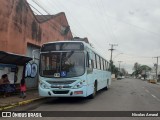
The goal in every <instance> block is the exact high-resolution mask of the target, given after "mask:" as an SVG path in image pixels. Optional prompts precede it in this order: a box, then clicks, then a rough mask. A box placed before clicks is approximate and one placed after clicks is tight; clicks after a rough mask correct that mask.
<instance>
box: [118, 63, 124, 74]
mask: <svg viewBox="0 0 160 120" xmlns="http://www.w3.org/2000/svg"><path fill="white" fill-rule="evenodd" d="M118 62H119V72H120V70H121V66H120V65H121V62H123V61H118Z"/></svg>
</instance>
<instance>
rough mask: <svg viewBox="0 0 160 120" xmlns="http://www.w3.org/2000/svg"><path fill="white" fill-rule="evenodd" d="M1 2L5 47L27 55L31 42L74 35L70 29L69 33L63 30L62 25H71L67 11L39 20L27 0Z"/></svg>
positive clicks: (0, 41)
mask: <svg viewBox="0 0 160 120" xmlns="http://www.w3.org/2000/svg"><path fill="white" fill-rule="evenodd" d="M0 3H1V4H0V50H2V51H7V52H13V53H16V54H22V55H26V51H27V44H28V43H30V44H33V45H36V46H41V45H42V44H43V43H45V42H51V41H56V40H70V39H72V38H73V37H72V33H71V31H69V32H68V34H66V35H62V34H61V31H62V29H63V27H64V28H65V27H67V26H69V25H68V22H67V19H66V16H65V14H64V13H59V14H57V15H53V16H51V17H50V19H48V20H46V21H40V20H39V19H38V18H37V17H36V16H35V15H34V14H33V12H32V10H31V9H30V7H29V5H28V4H27V2H26V1H25V0H0ZM41 17H42V16H41ZM43 18H46V17H45V16H44V17H43ZM62 26H63V27H62Z"/></svg>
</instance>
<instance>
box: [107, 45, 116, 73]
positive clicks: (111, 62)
mask: <svg viewBox="0 0 160 120" xmlns="http://www.w3.org/2000/svg"><path fill="white" fill-rule="evenodd" d="M109 45H110V46H111V49H109V50H110V51H111V58H110V69H111V73H112V64H113V61H112V52H113V50H115V49H114V48H113V47H114V46H118V44H109Z"/></svg>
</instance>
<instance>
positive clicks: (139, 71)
mask: <svg viewBox="0 0 160 120" xmlns="http://www.w3.org/2000/svg"><path fill="white" fill-rule="evenodd" d="M133 69H134V72H133V73H132V75H134V76H135V77H136V78H137V77H138V75H141V76H142V77H143V78H144V79H146V77H147V74H146V73H147V72H149V71H151V68H150V67H149V66H147V65H140V64H138V63H137V62H136V63H135V64H134V67H133Z"/></svg>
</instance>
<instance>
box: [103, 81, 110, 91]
mask: <svg viewBox="0 0 160 120" xmlns="http://www.w3.org/2000/svg"><path fill="white" fill-rule="evenodd" d="M108 81H109V80H107V83H106V87H104V90H108Z"/></svg>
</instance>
